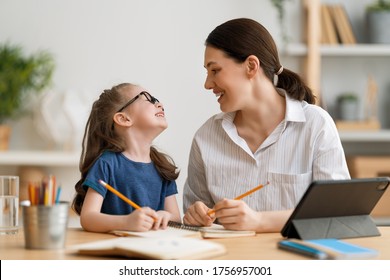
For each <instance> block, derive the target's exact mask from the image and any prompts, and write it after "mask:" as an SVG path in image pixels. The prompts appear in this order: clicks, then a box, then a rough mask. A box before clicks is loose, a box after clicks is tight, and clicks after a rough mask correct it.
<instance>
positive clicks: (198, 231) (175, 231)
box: [110, 221, 256, 238]
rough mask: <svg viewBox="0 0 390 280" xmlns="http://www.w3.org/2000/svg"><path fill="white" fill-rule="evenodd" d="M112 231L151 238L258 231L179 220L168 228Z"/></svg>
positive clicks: (231, 235) (172, 222)
mask: <svg viewBox="0 0 390 280" xmlns="http://www.w3.org/2000/svg"><path fill="white" fill-rule="evenodd" d="M110 233H112V234H115V235H117V236H122V237H125V236H138V237H149V238H161V237H186V236H187V237H188V236H190V237H202V238H233V237H244V236H255V235H256V232H255V231H251V230H227V229H225V228H224V227H223V226H222V225H218V224H213V225H212V226H210V227H198V226H192V225H186V224H182V223H179V222H174V221H169V222H168V228H167V229H161V230H149V231H145V232H135V231H124V230H114V231H111V232H110Z"/></svg>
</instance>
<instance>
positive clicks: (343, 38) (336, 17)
mask: <svg viewBox="0 0 390 280" xmlns="http://www.w3.org/2000/svg"><path fill="white" fill-rule="evenodd" d="M327 7H328V9H329V11H330V15H331V18H332V22H333V26H334V29H335V30H336V34H337V36H338V38H339V42H340V43H341V44H356V38H355V35H354V33H353V29H352V25H351V22H350V20H349V18H348V15H347V12H346V10H345V8H344V6H343V4H333V5H327Z"/></svg>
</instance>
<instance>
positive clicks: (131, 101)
mask: <svg viewBox="0 0 390 280" xmlns="http://www.w3.org/2000/svg"><path fill="white" fill-rule="evenodd" d="M141 95H143V96H145V97H146V100H147V101H149V102H150V103H152V104H156V103H159V102H160V101H159V100H158V99H157V98H155V97H154V96H153V95H151V94H150V93H149V92H147V91H141V92H140V93H138V94H137V95H136V96H134V97H133V98H132V99H130V100H129V101H128V102H126V104H125V105H123V106H122V107H121V108H120V109H119V110H118V111H116V112H117V113H119V112H122V111H123V110H124V109H125V108H126V107H127V106H129V105H130V104H131V103H133V102H134V101H136V100H137V99H138V98H139V97H140V96H141Z"/></svg>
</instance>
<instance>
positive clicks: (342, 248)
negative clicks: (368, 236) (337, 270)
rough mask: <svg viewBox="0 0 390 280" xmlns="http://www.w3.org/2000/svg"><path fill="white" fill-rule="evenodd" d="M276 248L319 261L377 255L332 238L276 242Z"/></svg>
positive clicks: (364, 248) (366, 257)
mask: <svg viewBox="0 0 390 280" xmlns="http://www.w3.org/2000/svg"><path fill="white" fill-rule="evenodd" d="M278 247H279V248H280V249H284V250H289V251H292V252H295V253H299V254H303V255H306V256H309V257H312V258H316V259H321V260H326V259H328V260H330V259H333V260H342V259H344V260H347V259H372V258H376V257H377V256H378V254H379V252H378V251H377V250H374V249H370V248H366V247H363V246H358V245H354V244H351V243H348V242H345V241H341V240H338V239H333V238H329V239H311V240H300V239H285V240H282V241H279V242H278Z"/></svg>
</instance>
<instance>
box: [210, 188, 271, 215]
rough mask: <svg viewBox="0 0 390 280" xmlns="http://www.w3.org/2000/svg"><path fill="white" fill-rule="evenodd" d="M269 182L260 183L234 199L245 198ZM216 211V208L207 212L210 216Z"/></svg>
mask: <svg viewBox="0 0 390 280" xmlns="http://www.w3.org/2000/svg"><path fill="white" fill-rule="evenodd" d="M268 184H269V182H267V184H265V185H258V186H257V187H255V188H253V189H251V190H249V191H247V192H245V193H243V194H241V195H239V196H237V197H236V198H234V200H240V199H243V198H244V197H246V196H248V195H250V194H252V193H254V192H255V191H258V190H260V189H261V188H262V187H264V186H266V185H268ZM214 212H215V210H214V209H211V210H210V211H208V212H207V215H209V216H210V215H211V214H213V213H214Z"/></svg>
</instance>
